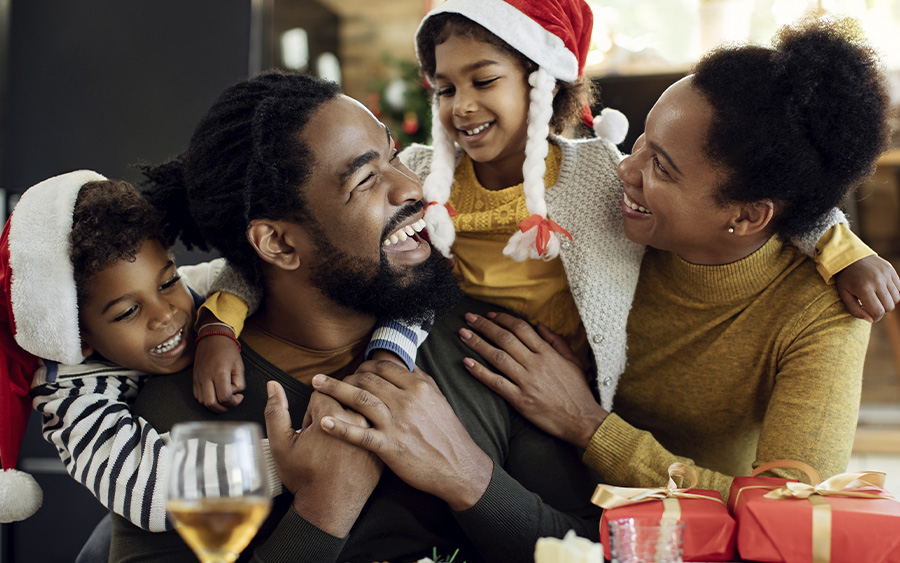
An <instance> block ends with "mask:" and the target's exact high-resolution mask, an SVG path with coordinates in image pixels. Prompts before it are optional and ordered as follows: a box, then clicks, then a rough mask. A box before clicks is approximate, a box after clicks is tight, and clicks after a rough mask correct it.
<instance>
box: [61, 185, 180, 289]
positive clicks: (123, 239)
mask: <svg viewBox="0 0 900 563" xmlns="http://www.w3.org/2000/svg"><path fill="white" fill-rule="evenodd" d="M147 240H158V241H159V242H160V243H161V244H162V245H163V246H164V247H166V248H168V247H169V246H170V243H171V241H168V240H166V239H165V237H164V236H163V231H162V227H161V223H160V216H159V212H158V211H157V210H156V209H155V208H154V207H153V206H152V205H150V203H149V202H148V201H147V200H146V199H144V197H143V196H141V194H139V193H138V192H137V191H136V190H135V189H134V187H132V186H131V184H129V183H128V182H122V181H118V180H106V181H102V182H88V183H87V184H85V185H84V186H82V187H81V190H80V191H79V192H78V198H77V199H76V200H75V211H74V212H73V214H72V232H71V233H70V234H69V244H70V252H69V256H70V257H71V259H72V266H73V267H74V269H75V287H76V291H77V297H78V303H84V302H85V300H86V298H87V296H88V288H89V284H90V282H91V279H92V278H93V277H94V276H95V275H96V274H97V273H98V272H101V271H103V270H105V269H106V268H109V267H110V266H112V265H113V264H115V263H116V262H119V261H120V260H127V261H129V262H133V261H134V260H135V258H136V256H137V254H138V252H139V251H140V250H141V246H142V245H143V244H144V241H147Z"/></svg>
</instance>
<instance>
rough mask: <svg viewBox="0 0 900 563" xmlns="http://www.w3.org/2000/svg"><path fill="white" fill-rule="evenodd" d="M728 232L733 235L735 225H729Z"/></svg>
mask: <svg viewBox="0 0 900 563" xmlns="http://www.w3.org/2000/svg"><path fill="white" fill-rule="evenodd" d="M728 233H729V234H732V235H733V234H734V227H728Z"/></svg>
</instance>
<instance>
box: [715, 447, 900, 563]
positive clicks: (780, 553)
mask: <svg viewBox="0 0 900 563" xmlns="http://www.w3.org/2000/svg"><path fill="white" fill-rule="evenodd" d="M796 463H797V462H791V463H784V462H772V463H769V464H766V465H763V466H760V467H758V468H757V469H756V470H754V472H753V473H752V474H751V476H750V477H736V478H735V479H734V482H733V483H732V485H731V491H730V494H729V499H728V501H729V508H730V509H731V510H732V512H733V514H734V516H735V520H736V521H737V549H738V553H739V554H740V556H741V558H743V559H748V560H752V561H760V562H767V563H768V562H785V563H810V562H812V563H828V562H834V563H837V562H844V561H846V562H858V561H859V562H862V561H864V562H866V563H900V502H898V501H897V500H895V499H894V498H893V497H892V496H891V495H890V494H889V493H887V491H885V490H884V489H883V488H882V485H883V484H884V473H877V472H871V471H864V472H859V473H844V474H841V475H835V476H834V477H831V478H830V479H827V480H825V481H821V482H819V479H818V474H816V473H815V470H812V471H811V472H808V475H809V476H810V483H816V484H815V485H807V484H804V483H800V482H798V481H797V480H795V479H778V478H766V477H755V475H756V474H758V473H762V472H763V471H767V470H769V469H772V468H773V467H798V465H797V464H796ZM802 465H805V464H802ZM807 467H808V466H807ZM809 469H812V468H809ZM810 473H811V474H810Z"/></svg>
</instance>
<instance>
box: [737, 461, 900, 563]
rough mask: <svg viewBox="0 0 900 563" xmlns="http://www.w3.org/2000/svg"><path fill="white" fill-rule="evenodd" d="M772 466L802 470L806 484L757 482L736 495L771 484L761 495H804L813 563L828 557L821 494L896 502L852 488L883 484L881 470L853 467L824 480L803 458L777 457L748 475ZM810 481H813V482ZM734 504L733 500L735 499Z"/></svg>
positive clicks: (827, 513) (827, 518)
mask: <svg viewBox="0 0 900 563" xmlns="http://www.w3.org/2000/svg"><path fill="white" fill-rule="evenodd" d="M775 467H793V468H795V469H801V470H803V471H804V472H806V474H807V476H808V477H809V478H810V484H806V483H800V482H790V483H785V484H784V485H782V486H780V487H766V486H759V485H751V486H748V487H742V488H741V489H740V491H738V495H740V493H741V492H742V491H743V490H744V489H760V488H766V489H768V488H771V489H772V490H771V491H769V492H768V493H766V494H765V495H763V496H764V497H765V498H770V499H777V500H785V499H806V500H808V501H809V502H810V504H812V560H813V563H829V562H830V561H831V505H830V504H828V501H826V500H825V499H824V498H823V497H826V496H840V497H856V498H868V499H877V498H880V499H885V500H893V501H894V502H900V501H898V500H897V499H895V498H893V497H891V496H885V495H879V494H874V493H866V492H862V491H853V490H847V489H853V488H857V487H877V488H879V489H882V488H884V478H885V474H884V473H882V472H880V471H857V472H854V473H841V474H838V475H835V476H834V477H829V478H828V479H825V480H824V481H821V478H820V477H818V472H816V471H815V469H813V468H812V467H809V466H808V465H806V464H805V463H803V462H798V461H786V460H778V461H773V462H769V463H767V464H765V465H763V466H760V467H757V468H756V469H754V470H753V471H752V472H751V473H750V475H751V476H755V475H757V474H759V473H762V472H763V471H767V470H769V469H772V468H775ZM812 483H817V484H816V485H813V484H812ZM735 506H737V500H736V499H735Z"/></svg>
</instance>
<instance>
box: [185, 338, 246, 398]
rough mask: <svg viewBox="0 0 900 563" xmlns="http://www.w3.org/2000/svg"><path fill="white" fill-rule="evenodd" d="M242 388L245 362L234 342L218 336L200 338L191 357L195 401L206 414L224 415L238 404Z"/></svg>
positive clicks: (243, 386) (243, 385)
mask: <svg viewBox="0 0 900 563" xmlns="http://www.w3.org/2000/svg"><path fill="white" fill-rule="evenodd" d="M221 329H222V327H215V328H209V329H206V328H204V329H203V330H202V332H209V331H210V330H221ZM245 388H246V385H245V382H244V361H243V359H241V351H240V350H239V349H238V347H237V346H235V344H234V341H232V340H231V339H230V338H228V337H226V336H222V335H219V334H212V335H210V336H207V337H205V338H201V339H200V340H199V341H198V342H197V350H196V352H195V356H194V398H196V399H197V401H198V402H200V403H201V404H203V406H205V407H206V408H208V409H209V410H211V411H213V412H215V413H223V412H225V411H227V410H228V409H229V408H230V407H236V406H238V405H239V404H241V401H243V400H244V395H242V393H243V391H244V389H245Z"/></svg>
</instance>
